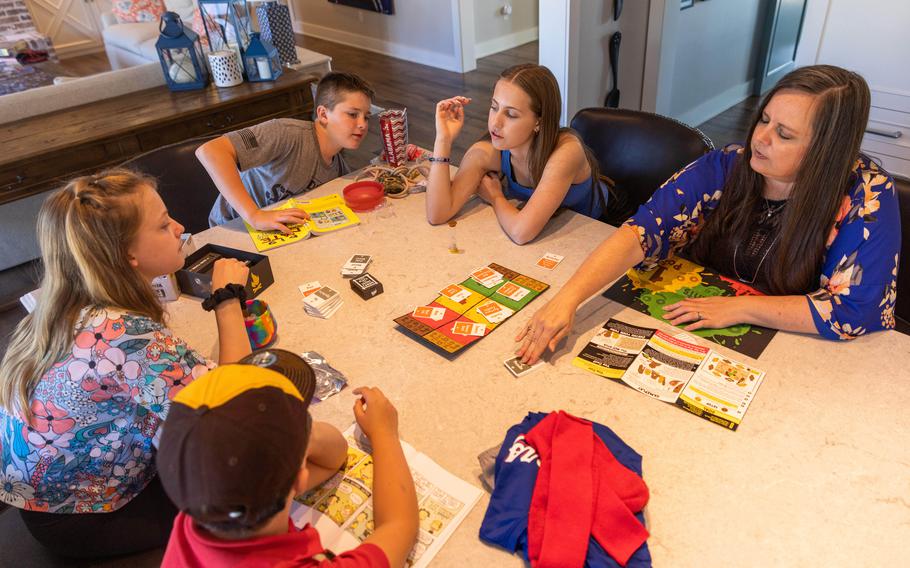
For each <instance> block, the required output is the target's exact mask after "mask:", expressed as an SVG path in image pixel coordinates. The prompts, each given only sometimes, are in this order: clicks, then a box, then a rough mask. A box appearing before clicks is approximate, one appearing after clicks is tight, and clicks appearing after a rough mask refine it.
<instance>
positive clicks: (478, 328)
mask: <svg viewBox="0 0 910 568" xmlns="http://www.w3.org/2000/svg"><path fill="white" fill-rule="evenodd" d="M452 333H455V334H457V335H474V336H477V337H483V336H484V335H486V333H487V326H485V325H484V324H482V323H474V322H470V321H456V322H455V325H453V326H452Z"/></svg>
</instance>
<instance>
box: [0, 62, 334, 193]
mask: <svg viewBox="0 0 910 568" xmlns="http://www.w3.org/2000/svg"><path fill="white" fill-rule="evenodd" d="M317 79H318V77H317V76H315V75H312V74H306V73H302V72H298V71H292V70H287V71H285V73H284V74H283V75H282V76H281V77H280V78H279V79H278V81H276V82H274V83H243V84H242V85H239V86H237V87H231V88H227V89H218V88H216V87H214V86H211V85H210V86H209V87H208V88H206V89H205V90H202V91H188V92H182V93H174V92H171V91H169V90H168V89H167V87H156V88H154V89H148V90H145V91H136V92H133V93H130V94H128V95H123V96H120V97H115V98H111V99H105V100H101V101H97V102H94V103H90V104H86V105H82V106H78V107H73V108H70V109H66V110H63V111H59V112H55V113H49V114H44V115H40V116H35V117H32V118H27V119H24V120H19V121H16V122H11V123H7V124H3V125H0V139H3V140H4V142H5V143H4V147H5V151H4V152H3V153H2V154H0V204H3V203H8V202H11V201H15V200H17V199H21V198H23V197H26V196H29V195H34V194H36V193H41V192H44V191H48V190H51V189H54V188H56V187H59V186H60V185H61V184H62V183H63V181H64V180H66V179H68V178H70V177H73V176H75V175H80V174H85V173H90V172H94V171H97V170H99V169H101V168H105V167H110V166H114V165H116V164H119V163H121V162H123V161H125V160H127V159H128V158H130V157H132V156H135V155H137V154H140V153H142V152H146V151H148V150H152V149H154V148H159V147H161V146H164V145H166V144H170V143H173V142H179V141H181V140H186V139H188V138H193V137H196V136H205V135H211V134H220V133H224V132H228V131H231V130H235V129H237V128H242V127H244V126H250V125H252V124H257V123H259V122H263V121H265V120H268V119H270V118H278V117H292V118H301V119H309V118H310V116H311V114H312V111H313V97H312V93H311V90H310V85H311V84H312V83H313V82H314V81H316V80H317Z"/></svg>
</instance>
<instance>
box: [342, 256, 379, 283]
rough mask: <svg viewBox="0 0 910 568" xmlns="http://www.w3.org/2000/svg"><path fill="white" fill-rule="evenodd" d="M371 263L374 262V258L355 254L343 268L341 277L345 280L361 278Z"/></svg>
mask: <svg viewBox="0 0 910 568" xmlns="http://www.w3.org/2000/svg"><path fill="white" fill-rule="evenodd" d="M371 262H373V257H372V256H370V255H368V254H355V255H354V256H352V257H351V258H349V259H348V261H347V262H345V263H344V266H342V267H341V275H342V276H344V277H345V278H353V277H354V276H360V275H362V274H363V273H364V272H366V271H367V267H368V266H369V265H370V263H371Z"/></svg>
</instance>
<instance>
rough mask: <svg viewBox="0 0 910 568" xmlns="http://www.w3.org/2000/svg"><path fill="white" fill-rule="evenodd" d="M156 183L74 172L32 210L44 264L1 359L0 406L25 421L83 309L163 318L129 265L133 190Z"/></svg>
mask: <svg viewBox="0 0 910 568" xmlns="http://www.w3.org/2000/svg"><path fill="white" fill-rule="evenodd" d="M144 186H149V187H151V188H153V189H154V188H155V187H156V184H155V180H154V179H152V178H150V177H147V176H145V175H142V174H138V173H135V172H132V171H129V170H124V169H114V170H108V171H105V172H102V173H100V174H98V175H94V176H84V177H79V178H76V179H74V180H72V181H71V182H69V183H68V184H67V185H66V187H64V188H63V189H61V190H59V191H57V192H55V193H54V194H52V195H51V196H50V197H48V198H47V200H46V201H45V202H44V205H42V207H41V211H40V213H39V214H38V229H37V230H38V245H39V246H40V248H41V258H42V261H43V263H44V275H43V277H42V279H41V292H40V297H39V298H38V305H37V307H36V308H35V311H34V312H32V313H31V314H29V315H27V316H26V317H25V319H23V320H22V321H21V322H19V325H18V326H16V330H15V331H14V332H13V334H12V339H11V341H10V344H9V349H8V350H7V352H6V355H5V356H4V357H3V361H2V362H0V377H2V380H0V409H2V410H3V411H5V412H6V413H8V414H10V415H15V414H16V413H18V414H19V415H21V416H23V417H24V418H25V419H30V418H31V409H30V408H29V404H28V400H29V398H30V397H31V394H32V392H34V390H35V386H36V385H37V384H38V382H39V381H40V380H41V377H42V376H43V375H44V374H45V373H46V372H47V370H48V369H50V368H51V366H52V365H54V364H55V363H56V362H58V361H59V360H60V359H62V358H63V357H64V356H65V355H66V353H68V352H69V351H70V350H71V349H72V346H73V340H74V330H75V328H76V320H77V318H78V317H79V314H80V312H81V311H82V309H83V308H86V307H97V308H103V307H118V308H123V309H126V310H129V311H131V312H135V313H138V314H141V315H145V316H148V317H149V318H151V319H153V320H154V321H156V322H159V323H160V322H162V321H163V319H164V310H163V309H162V308H161V304H160V303H158V301H157V299H156V298H155V293H154V291H153V290H152V288H151V286H150V285H149V283H148V281H146V279H145V278H144V277H143V276H142V275H141V274H140V273H139V271H138V270H137V269H136V268H134V267H133V266H132V265H130V263H129V253H128V249H129V247H130V245H131V244H132V243H133V241H134V240H135V238H136V234H137V232H138V230H139V227H140V225H141V223H142V211H141V203H140V193H141V190H142V188H143V187H144Z"/></svg>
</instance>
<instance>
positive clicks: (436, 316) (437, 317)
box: [414, 306, 446, 321]
mask: <svg viewBox="0 0 910 568" xmlns="http://www.w3.org/2000/svg"><path fill="white" fill-rule="evenodd" d="M445 315H446V309H445V308H438V307H437V308H434V307H433V306H420V307H419V308H417V309H416V310H414V317H415V318H430V319H431V320H433V321H442V318H443V317H444V316H445Z"/></svg>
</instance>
